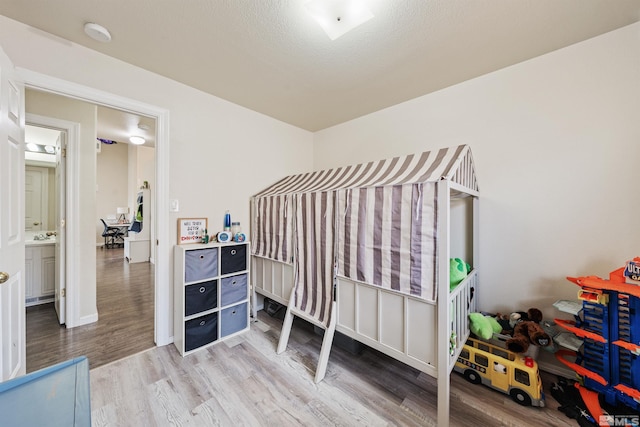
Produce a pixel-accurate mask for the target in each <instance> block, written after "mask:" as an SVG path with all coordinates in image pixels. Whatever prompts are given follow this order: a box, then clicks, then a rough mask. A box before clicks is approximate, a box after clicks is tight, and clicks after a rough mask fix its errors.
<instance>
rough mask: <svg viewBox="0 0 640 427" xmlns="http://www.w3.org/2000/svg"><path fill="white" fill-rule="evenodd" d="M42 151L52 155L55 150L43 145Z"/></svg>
mask: <svg viewBox="0 0 640 427" xmlns="http://www.w3.org/2000/svg"><path fill="white" fill-rule="evenodd" d="M44 151H46V152H47V153H49V154H53V153H54V152H55V151H56V150H55V149H54V148H53V146H51V145H45V146H44Z"/></svg>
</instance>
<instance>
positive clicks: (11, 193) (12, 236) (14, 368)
mask: <svg viewBox="0 0 640 427" xmlns="http://www.w3.org/2000/svg"><path fill="white" fill-rule="evenodd" d="M23 221H24V86H23V85H22V84H20V83H19V82H17V81H16V79H15V70H14V67H13V64H12V63H11V61H10V60H9V57H8V56H7V55H6V54H5V53H4V51H3V50H2V49H1V48H0V345H1V346H2V352H1V353H0V381H5V380H8V379H10V378H14V377H16V376H18V375H22V374H24V373H25V371H26V360H25V306H24V257H25V253H24V240H23V236H24V223H23Z"/></svg>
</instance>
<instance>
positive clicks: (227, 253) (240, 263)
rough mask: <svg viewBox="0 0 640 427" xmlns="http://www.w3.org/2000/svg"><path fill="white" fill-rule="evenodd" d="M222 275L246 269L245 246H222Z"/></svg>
mask: <svg viewBox="0 0 640 427" xmlns="http://www.w3.org/2000/svg"><path fill="white" fill-rule="evenodd" d="M220 263H221V264H222V273H221V274H229V273H235V272H237V271H244V270H246V269H247V245H231V246H222V247H221V248H220Z"/></svg>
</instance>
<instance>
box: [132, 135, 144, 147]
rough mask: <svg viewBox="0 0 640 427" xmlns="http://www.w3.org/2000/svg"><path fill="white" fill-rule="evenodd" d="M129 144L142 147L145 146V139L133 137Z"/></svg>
mask: <svg viewBox="0 0 640 427" xmlns="http://www.w3.org/2000/svg"><path fill="white" fill-rule="evenodd" d="M129 142H130V143H132V144H135V145H142V144H144V138H143V137H141V136H132V137H131V138H129Z"/></svg>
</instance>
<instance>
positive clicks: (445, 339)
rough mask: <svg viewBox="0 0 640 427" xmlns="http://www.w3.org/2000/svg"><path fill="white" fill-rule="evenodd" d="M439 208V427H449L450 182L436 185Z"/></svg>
mask: <svg viewBox="0 0 640 427" xmlns="http://www.w3.org/2000/svg"><path fill="white" fill-rule="evenodd" d="M436 190H437V201H438V207H437V212H436V218H437V221H438V234H437V242H438V243H437V245H438V246H437V247H438V286H437V292H438V295H437V304H436V305H437V307H438V337H437V346H436V347H437V352H438V354H437V357H438V378H437V382H438V407H437V408H438V426H439V427H443V426H448V425H449V395H450V389H451V385H450V378H449V374H450V371H449V357H450V356H449V338H450V336H451V325H450V323H451V322H450V319H451V304H449V257H450V248H449V242H450V236H449V224H450V199H451V196H450V192H449V181H448V180H446V179H442V180H440V181H438V182H437V184H436Z"/></svg>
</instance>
